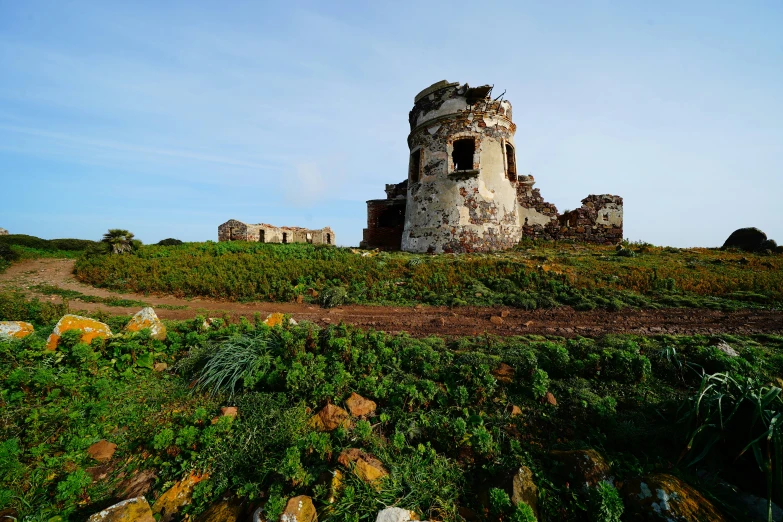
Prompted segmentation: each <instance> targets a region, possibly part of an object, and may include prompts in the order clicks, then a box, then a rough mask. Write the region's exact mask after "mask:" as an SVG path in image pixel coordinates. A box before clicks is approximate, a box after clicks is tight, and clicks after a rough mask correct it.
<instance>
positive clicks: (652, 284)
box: [76, 242, 783, 310]
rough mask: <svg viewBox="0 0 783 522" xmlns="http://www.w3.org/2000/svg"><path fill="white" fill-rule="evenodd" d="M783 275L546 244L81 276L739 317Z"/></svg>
mask: <svg viewBox="0 0 783 522" xmlns="http://www.w3.org/2000/svg"><path fill="white" fill-rule="evenodd" d="M782 269H783V256H780V255H759V254H746V253H739V252H723V251H719V250H709V249H676V248H661V247H653V246H650V245H646V244H632V245H627V246H626V247H625V248H622V249H619V250H617V249H615V248H613V247H604V246H594V245H590V246H588V245H575V244H554V243H547V242H543V243H537V244H532V243H531V244H528V245H522V246H520V247H518V248H517V249H516V250H514V251H511V252H503V253H496V254H466V255H440V256H428V255H414V254H406V253H400V252H397V253H380V254H377V253H367V252H360V251H354V250H351V249H347V248H333V247H324V246H313V245H268V244H259V243H245V242H232V243H213V242H206V243H188V244H183V245H180V246H171V247H164V246H144V247H142V248H140V249H139V250H138V251H136V252H135V253H133V254H129V255H113V256H107V255H102V256H92V257H85V258H82V259H80V260H79V261H78V263H77V265H76V274H77V277H78V278H79V279H80V280H81V281H83V282H86V283H89V284H92V285H96V286H102V287H107V288H110V289H114V290H121V291H134V292H144V293H146V292H152V293H169V294H174V295H177V296H207V297H212V298H221V299H230V300H238V301H251V300H260V301H290V300H293V299H295V298H297V296H300V295H301V296H302V299H304V300H305V301H306V302H308V301H310V302H326V303H327V304H330V301H331V303H332V304H333V303H334V302H336V304H340V303H342V302H345V303H376V304H402V305H409V304H414V303H426V304H432V305H452V306H458V305H465V304H471V305H498V304H503V305H507V306H514V307H520V308H527V309H533V308H542V307H543V308H546V307H552V306H557V305H570V306H573V307H574V308H576V309H578V310H587V309H593V308H596V307H600V308H608V309H619V308H623V307H626V306H636V307H660V306H700V307H708V308H721V309H731V308H737V307H741V306H773V307H779V306H781V303H783V270H782Z"/></svg>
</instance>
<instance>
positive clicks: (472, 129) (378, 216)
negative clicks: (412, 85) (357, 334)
mask: <svg viewBox="0 0 783 522" xmlns="http://www.w3.org/2000/svg"><path fill="white" fill-rule="evenodd" d="M491 93H492V87H491V86H489V85H483V86H480V87H470V86H469V85H468V84H464V85H460V84H459V83H449V82H447V81H445V80H444V81H441V82H438V83H435V84H433V85H431V86H430V87H428V88H426V89H424V90H423V91H421V92H420V93H419V94H418V95H416V98H415V99H414V104H413V109H412V110H411V112H410V114H409V116H408V120H409V124H410V129H411V132H410V134H409V135H408V147H409V149H410V158H409V163H408V179H407V180H406V181H403V182H402V183H399V184H397V185H386V194H387V197H386V199H378V200H370V201H368V202H367V228H366V229H365V230H364V235H363V236H364V239H363V241H362V243H361V246H362V247H364V248H380V249H384V250H396V249H402V250H405V251H408V252H431V253H439V252H487V251H493V250H504V249H508V248H511V247H513V246H514V245H516V244H517V243H518V242H519V240H520V239H522V238H523V237H530V238H543V239H554V240H558V239H563V240H573V241H586V242H593V243H605V244H614V243H618V242H620V241H621V240H622V237H623V228H622V223H623V200H622V198H621V197H619V196H612V195H608V194H606V195H600V196H596V195H591V196H588V197H587V198H585V199H584V200H582V207H581V208H578V209H576V210H574V211H571V212H567V213H565V214H563V215H560V214H558V212H557V208H556V207H555V206H554V205H553V204H551V203H547V202H546V201H544V199H543V198H542V197H541V194H540V193H539V190H538V189H534V188H533V184H534V183H535V181H534V179H533V176H519V175H518V169H517V160H516V146H515V144H514V133H515V131H516V125H515V124H514V123H513V121H512V119H511V117H512V113H511V103H510V102H509V101H508V100H503V99H502V96H498V97H496V98H494V99H493V98H492V97H491ZM403 193H404V197H403ZM403 216H404V217H403Z"/></svg>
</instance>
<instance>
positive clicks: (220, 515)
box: [196, 498, 243, 522]
mask: <svg viewBox="0 0 783 522" xmlns="http://www.w3.org/2000/svg"><path fill="white" fill-rule="evenodd" d="M242 511H243V509H242V503H241V502H240V501H239V500H238V499H231V498H229V499H224V500H221V501H220V502H218V503H217V504H212V505H211V506H210V507H209V508H208V509H207V510H206V511H204V512H203V513H202V514H201V515H199V516H198V517H196V522H237V521H238V520H240V518H241V517H242Z"/></svg>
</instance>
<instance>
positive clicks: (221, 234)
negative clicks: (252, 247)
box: [218, 219, 335, 245]
mask: <svg viewBox="0 0 783 522" xmlns="http://www.w3.org/2000/svg"><path fill="white" fill-rule="evenodd" d="M218 241H255V242H259V243H312V244H314V245H334V241H335V239H334V232H333V231H332V229H331V228H329V227H324V228H320V229H318V230H310V229H308V228H301V227H276V226H274V225H267V224H266V223H258V224H256V225H249V224H247V223H242V222H241V221H237V220H236V219H229V220H228V221H226V222H225V223H223V224H222V225H220V226H218Z"/></svg>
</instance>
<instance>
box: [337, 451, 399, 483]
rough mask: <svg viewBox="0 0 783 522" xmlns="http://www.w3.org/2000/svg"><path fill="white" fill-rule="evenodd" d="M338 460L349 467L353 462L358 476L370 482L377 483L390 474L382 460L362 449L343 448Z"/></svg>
mask: <svg viewBox="0 0 783 522" xmlns="http://www.w3.org/2000/svg"><path fill="white" fill-rule="evenodd" d="M337 462H339V463H340V464H342V465H343V466H345V467H346V468H349V469H350V468H351V463H353V471H354V473H356V476H357V477H359V478H360V479H362V480H363V481H365V482H367V483H369V484H374V485H377V482H378V481H379V480H380V479H382V478H384V477H386V476H388V475H389V472H388V471H386V468H384V467H383V463H381V461H380V460H378V459H376V458H375V457H373V456H372V455H370V454H369V453H365V452H363V451H362V450H360V449H356V448H351V449H346V450H343V452H342V453H340V456H339V457H338V458H337Z"/></svg>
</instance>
